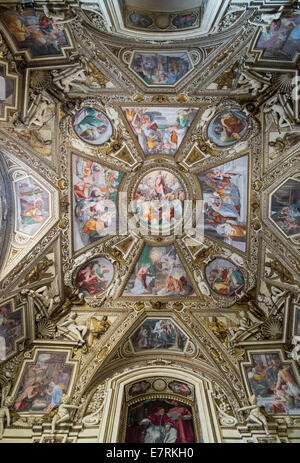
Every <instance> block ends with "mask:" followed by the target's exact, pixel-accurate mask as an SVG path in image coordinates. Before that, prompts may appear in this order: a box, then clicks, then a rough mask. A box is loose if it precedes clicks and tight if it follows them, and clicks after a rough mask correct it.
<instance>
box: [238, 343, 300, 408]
mask: <svg viewBox="0 0 300 463" xmlns="http://www.w3.org/2000/svg"><path fill="white" fill-rule="evenodd" d="M251 358H252V366H250V367H247V368H246V371H247V376H248V381H249V385H250V389H251V391H252V393H253V394H255V396H256V397H257V399H258V405H259V406H264V407H265V410H266V412H267V413H269V414H272V415H273V414H284V415H299V414H300V388H299V383H298V380H297V379H296V377H295V373H294V371H293V368H292V366H291V365H289V364H287V363H283V362H282V361H281V360H280V357H279V354H276V353H272V352H265V353H260V354H253V355H251Z"/></svg>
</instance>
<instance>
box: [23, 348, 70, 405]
mask: <svg viewBox="0 0 300 463" xmlns="http://www.w3.org/2000/svg"><path fill="white" fill-rule="evenodd" d="M65 361H66V354H65V353H64V352H53V351H50V350H49V351H47V352H46V351H45V352H42V353H39V354H38V356H37V359H36V362H35V363H30V364H27V365H26V366H25V368H24V371H23V374H22V377H21V380H20V384H19V386H18V390H17V394H16V399H15V403H14V409H15V411H17V412H19V413H20V412H28V413H39V414H46V413H50V412H51V410H53V408H54V407H59V405H60V404H61V401H62V397H63V396H64V395H65V394H67V392H68V389H69V384H70V379H71V375H72V370H73V367H72V366H71V365H66V364H65Z"/></svg>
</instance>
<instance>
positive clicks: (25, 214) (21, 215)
mask: <svg viewBox="0 0 300 463" xmlns="http://www.w3.org/2000/svg"><path fill="white" fill-rule="evenodd" d="M15 192H16V202H17V218H16V229H17V231H19V232H21V233H25V234H26V235H30V236H34V235H35V234H36V233H37V232H38V231H39V230H40V228H41V227H42V226H43V225H44V223H45V222H46V221H47V219H48V218H49V217H50V215H51V210H50V194H49V193H48V191H46V190H45V189H44V188H43V187H42V186H41V185H40V184H39V183H37V181H36V180H34V179H33V178H32V177H26V178H23V179H21V180H18V181H16V182H15Z"/></svg>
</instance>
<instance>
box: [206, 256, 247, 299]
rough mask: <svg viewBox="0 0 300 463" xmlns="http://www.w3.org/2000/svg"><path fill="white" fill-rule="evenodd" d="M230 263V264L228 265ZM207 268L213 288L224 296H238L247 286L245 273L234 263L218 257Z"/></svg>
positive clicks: (208, 277)
mask: <svg viewBox="0 0 300 463" xmlns="http://www.w3.org/2000/svg"><path fill="white" fill-rule="evenodd" d="M228 264H229V265H228ZM209 267H210V268H209V269H208V268H207V279H208V282H209V284H210V286H211V288H212V289H214V290H215V291H216V292H217V293H219V294H221V295H223V296H228V297H232V296H236V295H238V294H240V293H241V291H242V289H243V288H244V286H245V280H244V277H243V274H242V273H241V272H240V271H239V270H238V269H237V268H236V267H235V266H233V264H230V263H227V261H225V260H222V259H218V260H217V261H216V263H215V265H213V264H211V265H210V266H209Z"/></svg>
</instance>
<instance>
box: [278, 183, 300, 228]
mask: <svg viewBox="0 0 300 463" xmlns="http://www.w3.org/2000/svg"><path fill="white" fill-rule="evenodd" d="M271 218H272V220H273V221H274V222H275V223H276V225H277V226H278V227H279V228H280V229H281V230H282V231H283V233H285V235H287V236H294V235H298V234H300V182H299V181H298V180H293V179H289V180H287V181H286V182H285V183H284V184H283V185H282V186H281V187H280V188H279V189H278V190H277V191H276V192H275V193H274V194H273V195H272V200H271Z"/></svg>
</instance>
